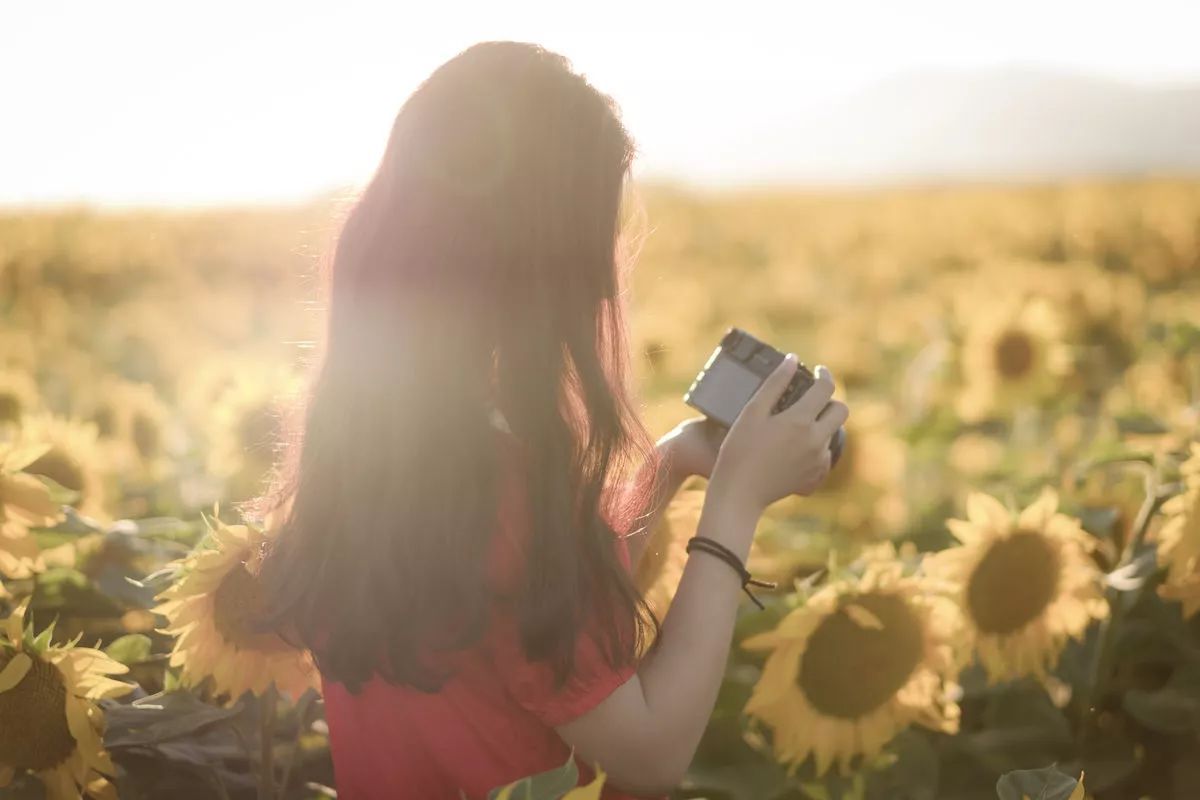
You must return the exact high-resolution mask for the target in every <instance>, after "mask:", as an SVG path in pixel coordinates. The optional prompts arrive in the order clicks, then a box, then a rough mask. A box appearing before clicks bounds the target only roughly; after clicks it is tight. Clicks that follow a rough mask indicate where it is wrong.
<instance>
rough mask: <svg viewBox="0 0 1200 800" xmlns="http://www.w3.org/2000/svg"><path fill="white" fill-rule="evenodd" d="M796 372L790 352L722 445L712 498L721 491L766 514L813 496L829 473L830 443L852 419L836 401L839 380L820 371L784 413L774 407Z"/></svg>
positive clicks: (714, 474) (759, 390) (750, 403)
mask: <svg viewBox="0 0 1200 800" xmlns="http://www.w3.org/2000/svg"><path fill="white" fill-rule="evenodd" d="M795 372H796V357H795V356H794V355H791V354H789V355H788V356H787V358H785V359H784V360H783V363H781V364H780V365H779V366H778V367H776V369H775V371H774V372H772V373H771V375H770V376H768V377H767V379H766V380H765V381H764V382H763V384H762V386H760V387H759V389H758V391H757V392H756V393H755V395H754V397H752V398H750V402H748V403H747V404H746V406H745V408H743V409H742V412H741V414H739V415H738V418H737V420H735V421H734V423H733V427H732V428H730V429H729V433H728V435H727V436H726V437H725V441H724V443H723V444H722V445H721V450H720V453H719V454H718V457H717V461H716V464H715V465H714V467H713V472H712V480H711V483H710V485H709V494H710V495H711V494H713V493H715V492H719V493H720V494H723V495H725V496H727V497H729V498H730V499H734V500H736V501H738V502H747V503H750V504H751V506H752V507H753V508H756V509H758V510H762V509H764V508H766V507H767V506H768V505H770V504H771V503H773V502H775V501H776V500H779V499H780V498H782V497H786V496H787V495H789V494H800V495H806V494H810V493H812V491H813V490H815V489H816V488H817V487H818V486H820V485H821V482H822V481H824V480H825V477H826V476H827V475H828V474H829V468H830V453H829V441H830V439H831V438H832V437H833V435H834V433H835V432H836V431H837V429H838V428H839V427H841V425H842V424H844V423H845V421H846V418H847V417H848V416H849V414H850V412H849V409H848V408H847V407H846V404H845V403H841V402H837V401H832V402H831V401H830V398H831V397H832V396H833V377H832V376H831V375H830V374H829V370H827V369H825V368H824V367H817V371H816V381H815V382H814V383H813V385H812V386H811V387H809V389H808V391H806V392H805V393H804V395H803V396H802V397H801V398H800V399H799V400H797V401H796V402H795V403H793V404H792V405H791V406H789V407H788V408H785V409H784V410H783V411H781V412H779V413H778V414H774V413H772V409H773V408H774V407H775V404H776V403H777V402H778V400H779V398H780V397H781V396H782V395H783V392H784V390H785V389H786V388H787V385H788V382H789V381H790V380H791V379H792V376H793V375H794V374H795Z"/></svg>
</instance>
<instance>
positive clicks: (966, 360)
mask: <svg viewBox="0 0 1200 800" xmlns="http://www.w3.org/2000/svg"><path fill="white" fill-rule="evenodd" d="M1063 333H1064V323H1063V321H1062V318H1061V316H1060V315H1059V313H1058V311H1057V309H1056V308H1055V306H1054V305H1053V304H1051V303H1050V302H1049V301H1047V300H1045V299H1044V298H1038V297H1034V298H1028V299H1021V300H1014V301H1009V302H1003V303H1000V304H998V305H995V306H988V307H985V308H974V309H972V310H971V315H970V317H969V318H968V322H967V331H966V335H965V337H964V341H963V346H962V356H961V361H962V373H963V379H964V381H965V387H964V389H963V391H962V393H961V394H960V395H959V398H958V410H959V413H960V414H962V416H963V417H964V418H965V419H967V420H970V421H977V420H980V419H984V418H985V417H987V416H989V415H990V414H992V413H994V412H1003V411H1008V410H1010V409H1012V408H1013V407H1016V406H1021V405H1027V404H1031V403H1034V404H1036V403H1039V402H1042V401H1044V400H1046V399H1048V398H1050V397H1053V396H1054V395H1055V394H1056V393H1057V392H1061V391H1062V381H1063V379H1064V377H1065V376H1066V374H1067V372H1068V371H1069V369H1070V366H1071V356H1070V351H1069V350H1068V348H1067V346H1066V345H1065V344H1064V343H1063V341H1062V336H1063Z"/></svg>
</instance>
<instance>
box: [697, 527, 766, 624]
mask: <svg viewBox="0 0 1200 800" xmlns="http://www.w3.org/2000/svg"><path fill="white" fill-rule="evenodd" d="M693 550H700V551H701V552H704V553H708V554H709V555H710V556H716V557H717V558H719V559H721V560H722V561H724V562H725V563H726V564H728V565H729V566H730V567H731V568H732V569H733V571H734V572H736V573H737V574H738V577H739V578H741V579H742V591H743V592H745V593H746V596H747V597H749V598H750V599H751V600H753V601H754V605H756V606H758V607H759V608H766V606H764V605H763V604H762V601H761V600H759V599H758V598H757V597H755V596H754V593H753V592H751V591H750V587H751V586H759V587H761V588H763V589H774V588H775V584H774V583H772V582H770V581H760V580H758V579H757V578H755V577H754V576H753V575H751V574H750V570H748V569H746V565H745V564H743V563H742V560H741V559H740V558H738V557H737V554H736V553H734V552H733V551H732V550H730V549H729V548H728V547H726V546H725V545H723V544H721V543H720V542H718V541H716V540H715V539H709V538H708V537H707V536H693V537H692V538H691V539H688V543H687V552H688V553H691V552H692V551H693Z"/></svg>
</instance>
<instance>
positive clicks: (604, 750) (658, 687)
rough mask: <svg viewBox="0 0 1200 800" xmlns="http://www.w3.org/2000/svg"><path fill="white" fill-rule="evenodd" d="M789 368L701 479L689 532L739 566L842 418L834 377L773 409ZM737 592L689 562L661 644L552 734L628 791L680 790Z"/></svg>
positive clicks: (820, 471)
mask: <svg viewBox="0 0 1200 800" xmlns="http://www.w3.org/2000/svg"><path fill="white" fill-rule="evenodd" d="M795 369H796V361H795V358H794V357H792V356H789V357H788V359H787V360H785V361H784V362H783V364H781V365H780V367H779V368H778V369H776V370H775V372H774V373H772V374H771V376H770V377H769V378H768V379H767V380H766V381H765V382H764V383H763V385H762V387H760V389H759V391H758V392H757V394H756V395H755V396H754V397H753V398H752V399H751V400H750V402H749V403H748V404H747V405H746V408H745V409H744V410H743V411H742V414H741V416H739V417H738V420H737V421H736V422H735V423H734V425H733V427H732V428H731V429H730V431H729V435H728V436H727V437H726V439H725V442H724V443H723V444H722V446H721V452H720V455H719V456H718V459H717V465H716V467H715V469H714V470H713V476H712V480H711V481H710V483H709V488H708V493H707V496H706V498H705V503H704V510H703V513H702V514H701V517H700V524H699V527H698V529H697V535H699V536H705V537H708V538H710V539H715V540H716V541H718V542H720V543H721V544H723V545H725V546H726V547H727V548H729V549H730V550H732V551H733V552H734V553H735V554H737V556H738V557H739V558H740V559H742V560H743V562H744V561H745V559H746V557H747V556H748V555H749V552H750V543H751V541H752V540H753V538H754V528H755V525H756V523H757V522H758V518H759V516H761V514H762V512H763V510H764V509H765V508H766V507H767V506H768V505H769V504H770V503H772V502H774V501H775V500H778V499H779V498H781V497H784V496H787V495H789V494H808V493H809V492H811V491H812V490H813V489H815V488H816V487H817V486H818V485H819V484H820V483H821V481H822V480H824V478H825V476H826V474H828V472H829V466H830V459H829V447H828V444H829V440H830V438H831V437H832V436H833V434H834V432H835V431H836V430H837V429H838V427H840V426H841V425H842V424H843V423H844V422H845V420H846V417H847V415H848V412H847V409H846V406H845V405H843V404H842V403H837V402H833V403H830V402H829V400H830V397H831V396H832V394H833V381H832V379H831V378H830V376H829V373H828V371H827V370H824V369H821V368H818V375H817V380H816V383H815V384H814V385H813V386H812V387H811V388H810V389H809V390H808V391H807V392H805V394H804V396H803V397H801V398H800V400H798V401H797V402H796V403H795V404H793V405H792V406H790V407H789V408H787V409H785V410H784V411H782V412H780V413H778V414H772V413H771V410H772V408H773V407H774V405H775V403H776V401H777V400H778V399H779V397H780V396H781V395H782V394H783V391H784V389H785V388H786V386H787V384H788V381H789V380H790V379H791V377H792V375H793V374H794V372H795ZM741 597H742V586H741V580H740V579H739V577H738V575H737V574H736V573H735V572H734V571H733V570H732V569H731V568H730V567H729V565H728V564H725V563H724V562H722V561H721V560H719V559H717V558H714V557H712V556H710V555H708V554H706V553H700V552H697V553H696V554H695V555H694V556H693V557H690V558H689V559H688V564H687V567H686V568H685V569H684V572H683V577H682V579H681V580H680V583H679V588H678V590H677V591H676V594H675V598H674V600H673V601H672V603H671V608H670V610H669V611H668V613H667V616H666V618H665V619H664V620H663V625H662V631H661V634H660V637H659V641H658V643H657V646H656V647H655V648H654V650H653V651H652V652H651V653H650V655H649V656H647V657H646V658H645V659H644V660H643V661H642V663H641V664H640V665H639V667H638V671H637V674H636V675H635V676H634V677H633V678H631V679H630V680H629V681H627V682H626V683H625V684H624V685H622V686H621V687H620V688H618V689H617V690H616V691H614V692H613V693H612V694H611V695H609V696H608V697H607V698H606V699H605V700H603V701H602V702H601V703H600V704H599V705H597V706H596V707H595V708H593V709H592V710H590V711H588V712H586V713H585V714H583V715H582V716H580V717H579V718H578V719H575V720H572V721H571V722H568V723H566V724H564V725H562V726H560V727H559V728H558V729H557V730H558V733H559V735H560V736H561V737H562V738H563V740H564V741H566V742H567V743H568V744H570V745H572V746H573V747H574V748H575V750H576V752H577V753H578V754H579V756H580V757H581V758H583V759H584V760H585V761H589V762H593V763H597V764H599V765H600V766H601V767H602V768H603V769H604V770H605V771H606V772H607V773H608V774H609V777H610V780H611V782H612V783H613V784H614V785H616V786H618V787H620V788H622V789H625V790H626V791H630V792H634V793H641V794H664V793H666V792H668V791H670V790H671V789H673V788H674V787H676V786H677V785H678V784H679V783H680V781H682V779H683V776H684V773H685V772H686V770H687V767H688V765H689V764H690V763H691V760H692V757H693V755H694V754H695V751H696V747H697V745H698V744H699V742H700V737H701V735H702V734H703V732H704V728H705V726H706V724H707V722H708V718H709V716H710V715H711V714H712V710H713V706H714V705H715V703H716V697H717V690H718V689H719V688H720V685H721V677H722V674H723V673H724V669H725V662H726V660H727V658H728V656H729V648H730V644H731V640H732V638H733V624H734V619H735V616H736V613H737V606H738V602H739V600H740V599H741Z"/></svg>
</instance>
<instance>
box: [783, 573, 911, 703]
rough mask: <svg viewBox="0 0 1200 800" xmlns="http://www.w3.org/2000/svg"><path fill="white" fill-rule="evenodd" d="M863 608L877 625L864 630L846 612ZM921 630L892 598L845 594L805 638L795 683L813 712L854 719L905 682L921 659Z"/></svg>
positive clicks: (905, 606)
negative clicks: (836, 606) (848, 609)
mask: <svg viewBox="0 0 1200 800" xmlns="http://www.w3.org/2000/svg"><path fill="white" fill-rule="evenodd" d="M851 603H853V604H854V605H858V606H861V607H862V608H864V609H866V610H867V611H868V612H870V614H871V615H872V616H874V617H875V618H876V619H878V620H879V622H880V623H881V627H878V628H876V627H873V626H863V625H861V624H860V623H859V622H858V621H856V620H854V619H853V618H851V616H850V615H849V614H847V613H846V611H845V610H843V609H844V607H845V606H846V605H848V604H851ZM924 649H925V635H924V627H923V625H922V624H921V620H920V618H919V617H917V615H916V613H914V611H913V610H912V608H910V607H909V605H908V602H907V601H906V600H905V599H904V598H903V597H901V596H899V595H896V594H862V595H858V596H848V597H847V598H845V600H843V602H842V607H841V608H839V609H838V611H836V612H834V613H832V614H830V615H829V616H827V617H826V618H825V619H824V620H822V621H821V623H820V624H819V625H818V626H817V628H816V630H814V631H813V633H812V636H810V637H809V640H808V647H807V648H806V649H805V651H804V656H803V658H802V659H801V662H800V672H799V675H798V676H797V681H798V683H799V685H800V688H801V689H802V690H803V691H804V695H805V697H807V698H808V701H809V703H811V704H812V706H813V708H815V709H816V710H817V711H819V712H821V713H822V714H826V715H828V716H832V717H839V718H842V719H858V718H859V717H862V716H864V715H866V714H869V713H870V712H872V711H874V710H875V709H877V708H879V707H880V706H882V705H884V704H885V703H887V702H888V700H890V699H891V698H892V696H893V695H895V694H896V692H897V691H899V690H900V689H901V688H902V687H903V686H904V684H906V683H908V679H909V677H910V676H911V675H912V672H913V670H914V669H916V667H917V665H918V664H920V663H921V659H922V658H923V657H924Z"/></svg>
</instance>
